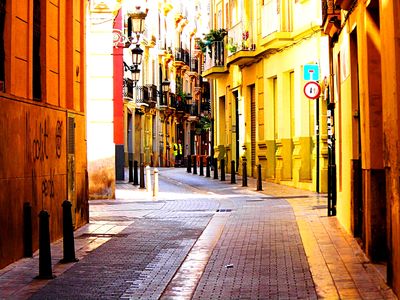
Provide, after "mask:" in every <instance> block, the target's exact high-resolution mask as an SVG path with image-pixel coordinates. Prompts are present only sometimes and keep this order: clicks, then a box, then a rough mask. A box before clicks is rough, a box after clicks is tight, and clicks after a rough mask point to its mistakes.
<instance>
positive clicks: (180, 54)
mask: <svg viewBox="0 0 400 300" xmlns="http://www.w3.org/2000/svg"><path fill="white" fill-rule="evenodd" d="M175 61H181V62H183V63H185V64H186V65H188V66H190V53H189V51H188V50H185V49H182V48H176V49H175Z"/></svg>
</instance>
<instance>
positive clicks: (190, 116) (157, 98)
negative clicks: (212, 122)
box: [122, 0, 209, 167]
mask: <svg viewBox="0 0 400 300" xmlns="http://www.w3.org/2000/svg"><path fill="white" fill-rule="evenodd" d="M127 4H128V2H127V3H126V5H127ZM151 4H157V5H151ZM124 5H125V4H124ZM202 6H204V4H201V3H200V2H199V1H194V2H185V1H181V0H174V1H154V2H152V3H147V4H144V3H143V5H142V7H141V10H145V9H146V8H147V13H146V18H145V22H144V24H145V28H144V32H143V34H142V35H140V37H139V39H138V40H134V44H137V45H138V46H136V45H134V46H130V47H131V48H135V47H140V49H142V50H143V54H142V61H141V63H140V64H138V65H137V66H135V65H134V62H133V60H132V58H131V49H128V48H126V49H124V62H125V63H126V64H127V66H128V67H127V68H125V72H124V82H125V83H126V84H125V94H124V139H125V143H124V145H125V164H126V165H128V161H129V160H133V161H137V162H138V163H139V164H140V163H143V164H144V165H151V166H166V167H172V166H174V165H175V157H174V152H173V146H174V144H176V143H178V141H181V145H182V152H183V153H182V154H183V156H184V157H186V156H187V155H204V154H207V153H208V151H206V150H205V149H206V148H207V147H208V135H205V134H204V133H203V132H201V130H199V129H198V127H196V126H198V124H199V123H200V118H201V117H205V116H206V115H207V114H208V108H207V107H209V106H207V105H202V104H203V103H209V99H206V98H205V93H204V92H203V86H202V82H201V79H200V76H199V74H200V63H199V59H200V57H201V55H199V54H200V51H198V50H196V49H195V38H196V36H197V35H196V34H197V32H198V31H200V30H199V28H201V24H199V21H198V20H199V17H200V14H199V11H200V8H201V7H202ZM123 7H124V6H123ZM125 8H126V9H125V10H123V13H122V14H123V16H124V20H125V34H126V35H129V32H128V31H129V30H128V29H129V25H128V24H129V23H128V18H129V17H130V14H129V12H128V11H129V9H131V8H130V7H128V6H125ZM130 66H132V68H131V67H130ZM135 68H136V69H135ZM133 69H135V72H132V70H133ZM136 70H139V72H137V73H136ZM136 75H137V77H136V78H134V76H136Z"/></svg>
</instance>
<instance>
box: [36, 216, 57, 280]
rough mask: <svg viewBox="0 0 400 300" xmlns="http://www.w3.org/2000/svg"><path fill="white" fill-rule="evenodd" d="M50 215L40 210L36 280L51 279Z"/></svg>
mask: <svg viewBox="0 0 400 300" xmlns="http://www.w3.org/2000/svg"><path fill="white" fill-rule="evenodd" d="M49 218H50V215H49V213H48V212H47V211H45V210H42V211H40V213H39V275H38V276H37V277H36V278H38V279H53V278H54V276H53V271H52V268H51V249H50V226H49Z"/></svg>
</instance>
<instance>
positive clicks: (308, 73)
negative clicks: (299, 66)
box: [303, 64, 319, 81]
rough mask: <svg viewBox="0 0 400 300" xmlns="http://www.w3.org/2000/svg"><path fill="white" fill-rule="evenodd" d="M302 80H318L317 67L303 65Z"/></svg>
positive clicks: (314, 65) (315, 65)
mask: <svg viewBox="0 0 400 300" xmlns="http://www.w3.org/2000/svg"><path fill="white" fill-rule="evenodd" d="M303 79H304V80H306V81H310V80H311V81H316V80H319V66H318V65H317V64H310V65H304V67H303Z"/></svg>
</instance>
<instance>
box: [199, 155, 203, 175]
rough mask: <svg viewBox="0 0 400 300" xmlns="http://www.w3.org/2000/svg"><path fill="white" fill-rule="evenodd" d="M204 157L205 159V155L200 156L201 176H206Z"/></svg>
mask: <svg viewBox="0 0 400 300" xmlns="http://www.w3.org/2000/svg"><path fill="white" fill-rule="evenodd" d="M203 159H204V157H203V156H200V166H199V168H200V174H199V176H204V170H203Z"/></svg>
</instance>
